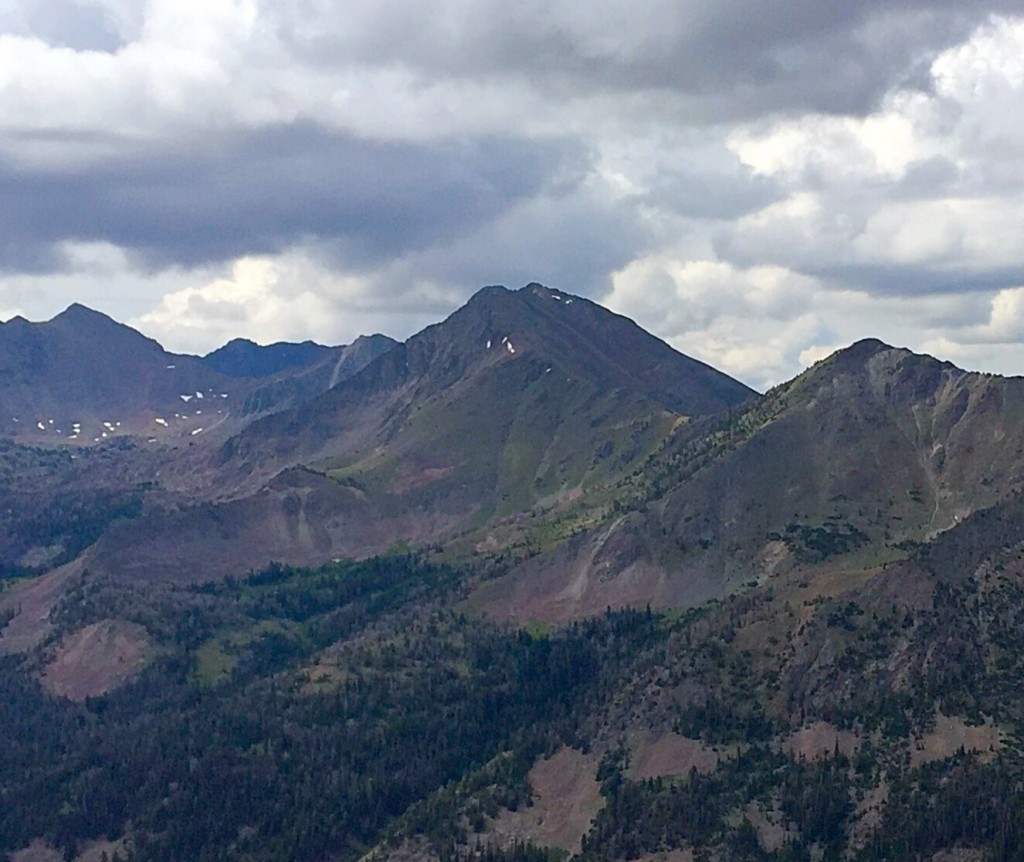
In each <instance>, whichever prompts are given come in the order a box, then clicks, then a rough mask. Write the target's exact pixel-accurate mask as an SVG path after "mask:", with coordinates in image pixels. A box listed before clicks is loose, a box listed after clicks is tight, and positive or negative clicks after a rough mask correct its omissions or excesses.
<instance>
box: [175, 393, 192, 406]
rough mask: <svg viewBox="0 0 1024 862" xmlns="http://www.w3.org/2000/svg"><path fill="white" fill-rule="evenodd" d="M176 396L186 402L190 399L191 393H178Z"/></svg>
mask: <svg viewBox="0 0 1024 862" xmlns="http://www.w3.org/2000/svg"><path fill="white" fill-rule="evenodd" d="M178 397H179V398H180V399H181V400H182V401H184V402H185V403H186V404H188V402H189V401H191V400H192V396H191V395H179V396H178Z"/></svg>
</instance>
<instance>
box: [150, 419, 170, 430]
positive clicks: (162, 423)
mask: <svg viewBox="0 0 1024 862" xmlns="http://www.w3.org/2000/svg"><path fill="white" fill-rule="evenodd" d="M153 421H154V422H156V424H157V425H163V426H164V428H166V427H167V420H166V419H161V418H159V417H157V418H156V419H154V420H153Z"/></svg>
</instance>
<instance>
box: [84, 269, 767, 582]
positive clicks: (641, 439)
mask: <svg viewBox="0 0 1024 862" xmlns="http://www.w3.org/2000/svg"><path fill="white" fill-rule="evenodd" d="M752 394H753V393H752V392H751V390H749V389H748V388H747V387H745V386H743V385H742V384H740V383H738V382H736V381H734V380H731V379H730V378H728V377H726V376H725V375H722V374H721V373H719V372H717V371H714V370H712V369H710V368H708V367H707V366H705V365H703V364H701V363H699V362H696V361H694V360H692V359H689V358H688V357H685V356H683V355H681V354H679V353H677V352H676V351H674V350H672V349H671V348H670V347H668V346H667V345H666V344H664V343H663V342H661V341H659V340H657V339H655V338H653V337H652V336H649V335H647V334H646V333H644V332H642V331H641V330H640V329H639V328H638V327H636V325H635V324H633V323H632V322H630V321H628V320H626V319H625V318H622V317H619V316H617V315H613V314H611V313H609V312H607V311H605V310H603V309H601V308H600V307H599V306H596V305H594V304H593V303H590V302H588V301H587V300H585V299H581V298H579V297H573V296H571V295H568V294H563V293H559V292H557V291H552V290H548V289H547V288H544V287H541V286H540V285H529V286H527V287H526V288H524V289H522V290H520V291H509V290H506V289H505V288H498V287H492V288H485V289H484V290H482V291H481V292H480V293H478V294H477V295H476V296H475V297H474V298H473V299H472V300H470V302H469V303H467V305H466V306H465V307H463V308H462V309H460V310H459V311H457V312H455V313H454V314H453V315H452V316H451V317H450V318H448V320H446V321H444V322H443V323H441V324H438V325H436V326H432V327H429V328H428V329H426V330H424V331H423V332H422V333H420V334H418V335H416V336H413V337H412V338H411V339H409V341H407V342H406V343H405V344H402V345H398V346H396V347H394V348H392V349H391V350H388V351H387V352H385V353H383V354H382V355H381V356H379V357H378V358H377V359H376V360H374V361H373V362H371V363H370V364H369V365H367V366H366V367H365V368H364V369H362V370H361V371H359V372H358V373H356V374H354V375H353V376H351V377H350V378H349V379H347V380H344V381H342V382H340V383H339V384H338V385H337V386H335V387H333V388H332V389H330V390H329V391H328V392H326V393H324V394H323V395H321V396H320V397H318V398H315V399H312V400H309V401H307V402H305V403H302V404H300V405H299V406H298V407H296V408H295V409H293V410H287V411H281V412H279V413H276V414H275V415H273V416H270V417H268V418H266V419H263V420H260V421H258V422H255V423H254V424H252V425H251V426H250V427H249V428H247V429H246V430H245V431H243V432H242V433H240V434H239V435H237V436H236V437H233V438H232V439H231V440H229V441H228V442H227V443H225V444H224V445H223V446H222V447H221V449H220V451H219V453H218V458H217V461H216V462H215V463H214V464H212V465H210V466H208V467H207V468H206V469H205V470H193V471H189V474H188V476H187V477H186V480H191V478H192V477H194V476H199V477H200V480H201V481H204V482H205V487H203V486H200V487H196V488H195V489H194V491H195V492H198V493H200V494H204V495H206V496H208V497H213V498H215V499H216V498H220V502H218V503H216V509H215V512H216V519H215V520H216V522H217V523H232V524H238V525H240V526H239V529H241V530H243V531H244V533H245V535H247V536H250V538H249V539H247V540H245V541H239V534H238V533H235V532H231V531H227V532H225V531H224V530H221V529H214V528H212V527H211V524H212V523H213V521H211V516H210V512H209V510H208V509H207V508H205V507H203V508H195V509H192V510H186V511H184V512H181V513H176V514H175V515H174V516H173V518H172V519H171V521H170V522H172V523H175V524H180V525H181V527H180V529H179V528H177V527H176V528H175V530H173V531H172V532H171V535H173V540H167V541H164V540H163V539H162V537H163V536H166V535H168V532H167V524H168V519H167V516H166V515H165V514H164V513H162V512H154V513H153V514H152V516H151V517H149V518H148V519H143V520H142V521H140V522H138V523H136V524H132V525H130V526H127V527H126V528H125V529H124V530H121V531H116V532H113V533H111V534H110V535H108V536H106V537H105V538H104V540H103V541H101V542H100V544H99V545H98V546H97V548H96V549H95V550H94V552H92V555H91V557H90V565H91V566H93V567H94V568H96V569H98V570H102V571H111V572H112V571H118V572H120V573H126V572H134V571H139V572H142V571H145V572H148V573H150V575H151V576H152V575H153V574H156V573H160V574H162V575H165V576H172V575H173V573H179V576H180V573H182V572H190V573H195V576H197V577H211V576H217V575H222V574H225V573H227V572H228V571H245V570H246V569H247V568H249V567H252V566H259V565H264V564H266V562H268V561H269V560H271V559H277V560H283V561H293V562H300V561H301V562H306V563H308V562H311V561H313V560H315V559H317V558H318V557H319V559H320V560H323V559H329V558H330V557H332V556H351V555H354V554H355V555H363V554H367V553H373V552H380V551H383V550H385V549H386V548H387V547H388V546H389V545H391V544H393V543H394V542H396V541H402V542H410V543H412V544H414V545H419V544H422V543H423V542H424V541H426V540H428V539H434V540H437V539H440V538H442V537H444V536H446V535H448V536H450V535H452V534H454V533H456V532H463V531H466V530H472V529H475V528H479V527H481V526H482V525H484V524H486V523H488V522H491V521H493V520H495V519H502V518H506V519H507V518H512V519H517V518H524V517H529V516H530V514H531V512H533V511H534V509H535V508H538V507H539V508H540V509H550V508H552V507H556V508H558V507H564V506H565V505H567V504H571V502H572V500H574V499H575V498H576V497H578V496H579V495H580V494H582V493H583V491H584V489H585V488H587V487H590V486H595V485H597V484H600V483H603V482H605V481H606V480H607V479H608V478H609V477H613V476H618V475H620V474H621V473H622V472H623V471H625V470H626V469H627V468H630V467H632V466H635V465H636V464H638V463H639V462H640V461H641V460H642V459H643V458H645V457H646V456H647V455H648V454H649V453H650V452H651V451H652V450H653V448H654V447H655V446H657V445H658V443H659V442H660V441H661V440H662V439H663V438H664V436H665V434H666V433H667V432H668V431H669V430H670V428H671V427H672V426H673V424H675V423H676V422H679V421H682V420H683V419H684V418H685V417H686V416H689V415H693V414H698V413H710V412H714V411H715V410H718V409H720V408H721V407H722V406H723V405H733V404H738V403H741V402H742V401H744V400H745V399H747V398H749V397H751V396H752ZM681 411H686V413H685V414H684V413H681ZM296 466H313V467H314V468H315V472H310V471H309V470H299V471H297V472H293V473H291V474H290V475H291V478H290V479H289V480H288V487H289V489H290V490H289V491H288V493H287V494H283V495H282V494H278V493H275V492H273V491H272V490H270V489H271V488H273V487H274V486H275V483H276V482H277V480H275V479H274V477H275V476H277V475H278V474H282V472H283V471H290V470H292V469H293V468H294V467H296ZM325 477H326V481H325ZM224 498H230V499H224ZM327 501H331V502H327ZM242 513H244V514H242ZM283 524H293V525H294V528H292V529H283V528H281V527H280V526H279V525H283ZM166 545H170V547H165V546H166ZM143 547H145V548H153V547H161V548H163V550H162V551H161V553H160V554H158V555H156V556H157V557H158V559H156V560H153V559H151V558H150V556H149V555H147V556H146V558H145V560H143V559H142V558H141V556H140V554H139V552H138V551H137V550H133V549H137V548H143ZM133 557H139V559H137V560H135V561H134V562H133Z"/></svg>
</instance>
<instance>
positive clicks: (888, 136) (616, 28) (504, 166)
mask: <svg viewBox="0 0 1024 862" xmlns="http://www.w3.org/2000/svg"><path fill="white" fill-rule="evenodd" d="M529 281H540V282H544V283H546V284H549V285H551V286H553V287H558V288H560V289H564V290H567V291H571V292H573V293H579V294H583V295H586V296H589V297H591V298H593V299H595V300H597V301H599V302H602V303H604V304H605V305H607V306H609V307H611V308H612V309H614V310H616V311H619V312H621V313H623V314H626V315H629V316H630V317H632V318H634V319H635V320H637V321H638V322H639V323H640V324H641V325H642V326H644V327H645V328H647V329H649V330H651V331H652V332H654V333H655V334H657V335H659V336H661V337H662V338H664V339H665V340H667V341H669V342H670V343H671V344H673V345H674V346H675V347H677V348H678V349H680V350H682V351H683V352H684V353H687V354H689V355H691V356H695V357H697V358H699V359H702V360H704V361H706V362H709V363H711V364H713V365H715V366H717V367H719V368H722V369H723V370H725V371H727V372H729V373H731V374H733V375H735V376H737V377H739V378H740V379H742V380H744V381H745V382H747V383H749V384H751V385H753V386H755V387H758V388H764V387H767V386H769V385H771V384H773V383H776V382H779V381H781V380H783V379H786V378H788V377H790V376H792V375H793V374H795V373H796V372H798V371H799V370H800V369H801V368H803V367H805V366H806V365H807V364H809V363H810V362H812V361H814V360H815V359H818V358H820V357H821V356H824V355H825V354H826V353H828V352H830V351H831V350H833V349H834V348H836V347H840V346H845V345H847V344H849V343H851V342H852V341H854V340H856V339H858V338H861V337H865V336H876V337H879V338H882V339H883V340H886V341H888V342H890V343H895V344H899V345H904V346H907V347H910V348H912V349H914V350H918V351H924V352H928V353H932V354H935V355H938V356H940V357H942V358H944V359H950V360H953V361H954V362H956V363H957V364H959V365H962V366H964V367H967V368H972V369H980V370H987V371H996V372H1000V373H1007V374H1024V0H1019V2H1010V0H1006V1H1005V2H995V0H992V2H984V0H982V2H975V3H964V2H962V0H958V2H952V0H927V2H925V0H900V2H892V0H858V2H842V3H832V2H823V0H732V2H729V3H721V2H711V0H631V2H628V3H627V2H624V0H614V2H612V0H590V2H589V3H585V4H584V3H580V2H579V0H572V2H569V0H545V2H543V3H541V2H532V0H520V2H517V3H509V2H508V0H500V2H499V0H475V2H470V0H430V2H417V0H344V2H342V0H0V319H7V318H9V317H11V316H12V315H14V314H22V315H24V316H26V317H28V318H29V319H32V320H41V319H46V318H49V317H52V316H53V315H54V314H56V313H57V312H59V311H60V310H62V309H63V308H64V307H65V306H67V305H68V304H69V303H71V302H74V301H79V302H83V303H85V304H86V305H89V306H92V307H94V308H97V309H99V310H101V311H104V312H106V313H108V314H110V315H112V316H114V317H116V318H117V319H119V320H122V321H125V322H129V323H131V324H132V325H133V326H136V327H137V328H139V329H141V330H142V331H143V332H145V333H146V334H148V335H151V336H153V337H155V338H157V339H158V340H160V341H161V342H162V343H163V344H164V345H165V346H167V347H168V348H170V349H173V350H178V351H187V352H200V353H202V352H206V351H208V350H210V349H213V348H214V347H216V346H218V345H220V344H221V343H223V342H224V341H226V340H228V339H229V338H232V337H235V336H247V337H250V338H253V339H254V340H257V341H262V342H269V341H274V340H279V339H289V340H294V339H303V338H314V339H317V340H319V341H323V342H327V343H343V342H348V341H350V340H352V339H353V338H354V337H355V336H356V335H358V334H360V333H367V332H374V331H380V332H384V333H387V334H389V335H392V336H394V337H397V338H405V337H407V336H408V335H410V334H412V333H413V332H415V331H416V330H418V329H420V328H421V327H422V326H424V325H426V324H428V323H431V322H434V321H436V320H438V319H440V318H441V317H443V316H445V315H446V314H448V313H449V312H450V311H452V310H453V309H454V308H456V307H457V306H458V305H460V304H461V303H462V302H463V301H465V299H466V298H468V297H469V296H470V295H471V294H472V293H473V292H474V291H475V290H476V289H478V288H479V287H481V286H483V285H485V284H506V285H508V286H510V287H519V286H521V285H523V284H525V283H527V282H529Z"/></svg>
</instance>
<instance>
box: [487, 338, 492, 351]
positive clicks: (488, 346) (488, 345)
mask: <svg viewBox="0 0 1024 862" xmlns="http://www.w3.org/2000/svg"><path fill="white" fill-rule="evenodd" d="M487 349H488V350H490V349H491V339H489V338H488V339H487Z"/></svg>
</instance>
